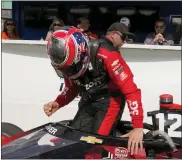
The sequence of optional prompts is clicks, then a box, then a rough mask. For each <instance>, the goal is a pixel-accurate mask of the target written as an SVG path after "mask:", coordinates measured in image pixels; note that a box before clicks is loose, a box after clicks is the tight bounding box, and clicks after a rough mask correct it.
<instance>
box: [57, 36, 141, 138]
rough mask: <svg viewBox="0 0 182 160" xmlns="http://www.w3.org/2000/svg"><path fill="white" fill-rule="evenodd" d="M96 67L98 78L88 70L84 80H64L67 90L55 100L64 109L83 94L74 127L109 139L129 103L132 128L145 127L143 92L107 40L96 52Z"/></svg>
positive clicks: (82, 78)
mask: <svg viewBox="0 0 182 160" xmlns="http://www.w3.org/2000/svg"><path fill="white" fill-rule="evenodd" d="M97 66H98V72H99V74H98V75H96V76H94V75H93V74H92V72H90V71H89V69H88V71H87V72H86V73H85V74H84V76H83V77H80V78H78V79H75V80H69V79H65V88H64V90H63V92H62V93H61V94H60V95H59V96H58V97H57V98H56V100H55V101H56V102H58V104H59V105H60V107H63V106H65V105H67V104H69V103H70V102H71V101H72V100H73V99H74V98H75V97H76V96H77V95H78V94H79V93H80V92H81V100H80V102H79V110H78V112H77V114H76V116H75V118H74V119H73V122H72V124H71V126H72V127H74V128H76V129H80V130H83V131H87V132H92V133H97V134H100V135H105V136H107V135H109V134H110V133H111V132H112V130H113V128H114V127H115V124H116V122H117V121H118V120H120V119H121V116H122V113H123V110H124V106H125V101H126V102H127V104H128V108H129V111H130V115H131V118H132V123H133V127H134V128H142V127H143V109H142V102H141V90H140V89H138V88H137V86H136V84H135V83H134V81H133V74H132V72H131V70H130V68H129V67H128V65H127V64H126V62H125V61H124V59H123V58H122V57H121V55H120V53H119V51H117V50H116V48H115V47H114V46H113V44H112V42H111V41H109V40H108V39H107V38H106V37H104V38H103V42H102V43H101V45H100V48H99V50H98V53H97Z"/></svg>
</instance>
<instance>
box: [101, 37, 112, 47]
mask: <svg viewBox="0 0 182 160" xmlns="http://www.w3.org/2000/svg"><path fill="white" fill-rule="evenodd" d="M101 39H103V40H104V41H106V42H107V43H109V44H111V45H113V43H112V41H110V40H109V39H108V38H107V37H106V36H102V37H101Z"/></svg>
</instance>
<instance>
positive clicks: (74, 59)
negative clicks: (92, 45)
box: [47, 26, 90, 79]
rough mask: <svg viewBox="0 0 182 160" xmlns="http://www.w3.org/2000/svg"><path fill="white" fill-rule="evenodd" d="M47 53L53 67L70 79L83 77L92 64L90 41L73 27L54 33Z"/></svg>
mask: <svg viewBox="0 0 182 160" xmlns="http://www.w3.org/2000/svg"><path fill="white" fill-rule="evenodd" d="M47 53H48V56H49V58H50V60H51V63H52V66H53V67H54V68H55V69H56V70H57V71H59V72H61V73H62V74H63V76H65V77H68V78H70V79H76V78H78V77H80V76H81V75H83V74H84V73H85V71H86V70H87V67H88V65H89V62H90V50H89V45H88V39H87V37H86V36H85V35H84V34H83V33H82V31H81V30H79V29H77V28H75V27H72V26H64V27H62V28H61V29H59V30H57V31H55V32H53V34H52V36H51V38H50V40H49V41H48V43H47ZM59 72H57V73H59Z"/></svg>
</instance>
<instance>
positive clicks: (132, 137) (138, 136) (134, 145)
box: [121, 128, 143, 155]
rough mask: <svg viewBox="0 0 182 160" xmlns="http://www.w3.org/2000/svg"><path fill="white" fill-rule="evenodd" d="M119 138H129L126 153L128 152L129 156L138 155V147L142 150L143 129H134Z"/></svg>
mask: <svg viewBox="0 0 182 160" xmlns="http://www.w3.org/2000/svg"><path fill="white" fill-rule="evenodd" d="M121 137H129V139H128V152H130V154H131V155H134V154H137V153H138V149H139V145H140V149H141V150H143V128H134V129H133V130H132V131H131V132H129V133H127V134H125V135H122V136H121Z"/></svg>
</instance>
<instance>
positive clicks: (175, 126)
mask: <svg viewBox="0 0 182 160" xmlns="http://www.w3.org/2000/svg"><path fill="white" fill-rule="evenodd" d="M156 118H157V119H159V130H162V131H164V124H165V123H166V122H165V121H168V120H175V119H176V121H175V122H174V123H173V124H171V125H170V127H169V128H168V130H167V133H168V135H169V136H170V137H176V138H179V137H182V135H181V134H182V133H181V132H182V131H181V130H180V131H176V129H178V128H180V127H181V115H180V114H168V115H167V119H165V116H164V113H159V114H157V115H156Z"/></svg>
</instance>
